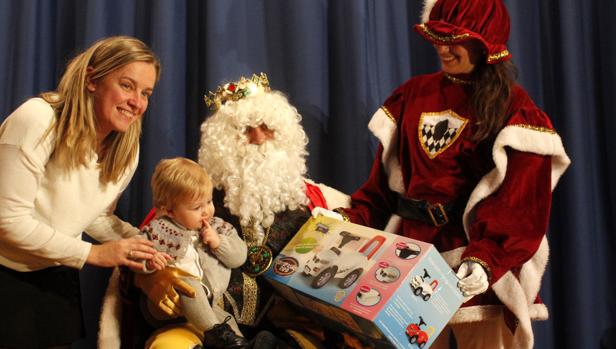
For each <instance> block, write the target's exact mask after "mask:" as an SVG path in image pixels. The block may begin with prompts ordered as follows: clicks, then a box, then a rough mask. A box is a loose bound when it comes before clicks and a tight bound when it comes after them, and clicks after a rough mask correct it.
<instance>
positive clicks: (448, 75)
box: [445, 73, 473, 85]
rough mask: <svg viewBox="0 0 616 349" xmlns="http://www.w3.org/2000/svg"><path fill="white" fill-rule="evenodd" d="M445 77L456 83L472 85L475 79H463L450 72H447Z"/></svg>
mask: <svg viewBox="0 0 616 349" xmlns="http://www.w3.org/2000/svg"><path fill="white" fill-rule="evenodd" d="M445 77H446V78H447V79H449V80H450V81H452V82H454V83H456V84H461V85H472V84H473V81H471V80H465V79H461V78H458V77H455V76H453V75H451V74H449V73H445Z"/></svg>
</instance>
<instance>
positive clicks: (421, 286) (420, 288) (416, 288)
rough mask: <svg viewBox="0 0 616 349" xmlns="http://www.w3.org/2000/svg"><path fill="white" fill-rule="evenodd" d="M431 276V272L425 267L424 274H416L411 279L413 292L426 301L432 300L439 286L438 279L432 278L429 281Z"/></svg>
mask: <svg viewBox="0 0 616 349" xmlns="http://www.w3.org/2000/svg"><path fill="white" fill-rule="evenodd" d="M429 278H430V274H428V271H427V270H426V269H424V275H423V276H421V275H415V276H413V278H412V279H411V289H412V290H413V294H414V295H416V296H418V297H421V298H422V299H423V300H424V301H426V302H427V301H428V300H430V297H432V294H433V293H434V292H435V291H436V288H437V287H438V280H436V279H435V280H432V281H430V282H429V283H428V282H427V281H426V279H429Z"/></svg>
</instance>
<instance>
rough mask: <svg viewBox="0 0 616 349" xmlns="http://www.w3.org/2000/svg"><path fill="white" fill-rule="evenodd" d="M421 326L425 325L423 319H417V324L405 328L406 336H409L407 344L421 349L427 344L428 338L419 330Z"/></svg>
mask: <svg viewBox="0 0 616 349" xmlns="http://www.w3.org/2000/svg"><path fill="white" fill-rule="evenodd" d="M421 325H424V326H425V325H426V323H425V322H424V320H423V318H422V317H421V316H420V317H419V323H417V324H410V325H408V326H407V328H406V335H407V336H409V342H411V344H417V347H419V348H423V347H424V346H425V345H426V343H428V339H429V338H430V336H429V335H428V333H427V332H426V331H424V330H422V329H421Z"/></svg>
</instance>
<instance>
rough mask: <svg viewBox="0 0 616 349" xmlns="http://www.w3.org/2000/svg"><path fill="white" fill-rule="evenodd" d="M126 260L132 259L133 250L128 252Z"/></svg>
mask: <svg viewBox="0 0 616 349" xmlns="http://www.w3.org/2000/svg"><path fill="white" fill-rule="evenodd" d="M128 259H133V250H128Z"/></svg>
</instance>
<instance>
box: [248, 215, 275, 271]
mask: <svg viewBox="0 0 616 349" xmlns="http://www.w3.org/2000/svg"><path fill="white" fill-rule="evenodd" d="M270 230H271V227H267V228H266V230H265V236H264V237H263V241H262V242H261V243H259V242H257V232H256V229H255V225H253V226H252V227H246V226H242V235H243V237H244V241H246V244H247V245H248V252H247V258H246V263H244V265H243V266H242V269H243V270H244V273H246V274H248V275H249V276H252V277H256V276H259V275H261V274H263V273H265V272H266V271H267V270H268V269H269V267H270V266H271V265H272V260H273V258H274V257H273V255H272V250H271V249H270V248H269V247H268V246H267V239H268V238H269V234H270ZM248 238H250V240H249V239H248Z"/></svg>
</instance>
